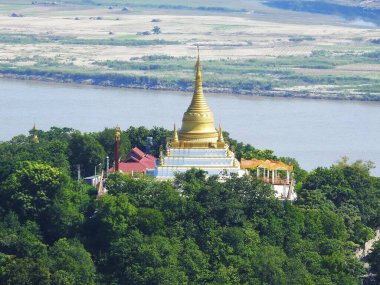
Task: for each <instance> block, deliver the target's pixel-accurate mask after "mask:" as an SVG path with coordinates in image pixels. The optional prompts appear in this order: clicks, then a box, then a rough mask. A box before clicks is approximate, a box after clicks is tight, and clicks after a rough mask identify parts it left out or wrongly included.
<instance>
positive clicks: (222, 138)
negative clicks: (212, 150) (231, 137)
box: [218, 123, 224, 142]
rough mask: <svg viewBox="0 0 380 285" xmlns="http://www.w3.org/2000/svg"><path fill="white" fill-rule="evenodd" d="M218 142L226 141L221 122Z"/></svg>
mask: <svg viewBox="0 0 380 285" xmlns="http://www.w3.org/2000/svg"><path fill="white" fill-rule="evenodd" d="M218 142H224V137H223V131H222V125H221V124H220V123H219V129H218Z"/></svg>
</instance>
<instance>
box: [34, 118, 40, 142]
mask: <svg viewBox="0 0 380 285" xmlns="http://www.w3.org/2000/svg"><path fill="white" fill-rule="evenodd" d="M32 132H33V138H32V143H34V144H38V143H39V142H40V140H39V139H38V136H37V129H36V122H33V129H32Z"/></svg>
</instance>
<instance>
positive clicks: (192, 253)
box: [0, 127, 380, 285]
mask: <svg viewBox="0 0 380 285" xmlns="http://www.w3.org/2000/svg"><path fill="white" fill-rule="evenodd" d="M38 136H39V139H40V142H39V144H33V143H32V142H31V136H18V137H15V138H13V139H12V140H11V141H8V142H3V143H0V181H1V183H0V213H1V216H0V283H1V284H16V285H18V284H20V285H21V284H62V285H69V284H70V285H72V284H263V285H264V284H265V285H267V284H284V285H285V284H289V285H290V284H305V285H313V284H320V285H325V284H329V285H334V284H342V285H343V284H344V285H346V284H359V282H360V280H359V277H360V276H362V275H364V274H365V273H366V271H365V269H364V268H363V265H362V264H361V263H360V262H359V261H358V260H357V259H356V258H355V257H354V251H355V250H356V248H357V247H358V246H359V245H360V244H362V243H364V242H365V241H366V240H368V239H369V238H372V237H373V229H374V228H376V227H378V226H379V221H380V179H379V178H377V177H373V176H371V175H370V172H369V170H370V167H371V165H370V164H368V163H362V162H355V163H351V164H350V163H348V161H347V160H345V161H342V162H340V163H338V164H337V165H333V166H332V167H330V168H317V169H315V170H313V171H312V172H310V173H306V172H305V171H304V170H302V169H301V168H300V167H299V165H298V163H297V162H296V161H295V160H293V159H289V158H277V159H281V160H282V161H284V162H286V163H288V162H292V163H293V165H295V168H296V178H297V179H299V180H298V181H299V184H298V185H297V191H298V197H299V198H298V200H297V202H296V203H289V202H287V201H279V200H277V199H275V197H274V192H273V191H272V189H271V187H270V186H268V185H267V184H264V183H262V182H260V181H259V180H257V179H256V178H255V176H254V175H253V176H249V175H248V176H244V177H240V178H239V177H231V178H229V179H226V180H225V181H223V182H221V181H219V179H218V178H217V177H210V178H207V177H206V173H205V172H204V171H201V170H196V169H191V170H189V171H188V172H185V173H181V174H178V175H177V177H176V179H175V181H174V183H172V182H168V181H157V180H155V179H153V178H150V177H141V178H139V179H132V178H130V177H129V176H127V175H124V174H121V173H113V174H112V175H110V176H109V177H108V179H107V181H106V188H107V189H108V194H107V195H105V196H102V197H101V198H99V199H96V195H94V194H96V190H95V189H94V188H92V187H90V186H87V185H85V184H83V183H82V182H81V181H75V182H74V179H75V180H76V175H75V174H74V173H73V172H71V171H72V170H74V169H75V167H76V164H80V165H82V169H83V170H84V171H85V174H87V173H88V174H93V169H94V166H95V165H97V164H99V163H100V162H102V163H104V157H105V154H108V155H110V154H111V155H112V151H113V146H114V145H113V136H114V129H106V130H104V131H102V132H99V133H91V134H81V133H79V132H77V131H75V130H72V129H67V128H63V129H59V128H52V129H51V130H49V131H46V132H43V131H38ZM147 136H152V137H153V146H152V149H151V150H152V153H153V154H157V153H158V150H159V147H160V145H162V144H164V143H165V139H166V137H167V136H170V132H169V131H167V130H164V129H162V128H153V129H151V130H149V129H146V128H143V127H140V128H134V127H131V128H129V129H128V130H127V131H124V132H122V139H123V140H125V142H123V143H124V144H123V145H122V153H123V154H126V153H127V151H128V148H131V147H134V146H138V147H139V148H142V149H144V145H145V140H146V137H147ZM225 137H226V140H229V141H230V142H231V145H232V146H233V147H235V151H236V153H237V156H238V157H239V158H240V157H244V158H247V159H249V158H252V157H255V158H260V159H271V158H276V157H275V156H274V154H273V152H272V151H269V150H265V151H262V150H258V149H256V148H254V147H253V146H250V145H245V144H242V143H238V142H236V141H234V140H232V139H229V138H228V134H226V136H225ZM378 257H379V245H378V244H377V246H376V247H375V249H374V251H373V253H372V254H371V255H370V257H369V259H368V261H369V262H370V264H371V268H372V271H373V272H378V271H379V264H380V262H379V258H378Z"/></svg>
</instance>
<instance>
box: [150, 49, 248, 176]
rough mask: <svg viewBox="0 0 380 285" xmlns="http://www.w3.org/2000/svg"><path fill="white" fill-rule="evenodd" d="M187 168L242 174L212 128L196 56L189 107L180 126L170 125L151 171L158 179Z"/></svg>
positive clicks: (217, 172)
mask: <svg viewBox="0 0 380 285" xmlns="http://www.w3.org/2000/svg"><path fill="white" fill-rule="evenodd" d="M191 168H198V169H202V170H204V171H206V173H207V176H211V175H217V176H219V177H225V176H228V175H230V174H232V173H234V174H237V175H242V171H241V169H240V164H239V161H238V160H237V159H236V158H235V155H234V153H233V152H232V151H230V150H229V146H228V144H227V143H226V142H225V141H224V138H223V132H222V127H221V126H220V125H219V128H218V130H217V129H216V128H215V122H214V115H213V113H212V112H211V110H210V108H209V106H208V105H207V102H206V99H205V96H204V94H203V88H202V68H201V62H200V58H199V50H198V58H197V62H196V65H195V88H194V94H193V98H192V100H191V103H190V106H189V107H188V108H187V110H186V112H185V113H184V115H183V119H182V127H181V129H180V130H177V128H176V125H174V128H173V134H172V136H171V137H169V138H168V140H167V143H166V150H165V154H164V152H163V151H161V152H160V160H159V165H158V166H157V167H156V168H155V170H154V172H153V173H152V175H153V176H155V177H156V178H158V179H174V178H175V175H176V173H181V172H185V171H187V170H189V169H191Z"/></svg>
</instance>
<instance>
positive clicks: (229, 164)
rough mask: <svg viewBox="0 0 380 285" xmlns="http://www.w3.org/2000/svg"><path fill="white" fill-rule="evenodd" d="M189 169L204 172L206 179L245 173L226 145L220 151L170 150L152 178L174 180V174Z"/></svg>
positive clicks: (216, 149)
mask: <svg viewBox="0 0 380 285" xmlns="http://www.w3.org/2000/svg"><path fill="white" fill-rule="evenodd" d="M191 168H197V169H202V170H204V171H206V172H207V177H209V176H212V175H217V176H219V177H220V178H223V177H228V176H230V175H231V174H236V175H238V176H242V175H243V174H244V173H245V171H244V170H242V169H240V163H239V161H238V160H237V159H236V158H235V155H234V154H233V153H232V152H231V151H230V150H228V146H227V145H226V146H225V148H222V149H218V148H215V149H213V148H170V149H169V152H167V154H166V156H164V157H163V158H162V159H161V162H160V165H159V166H157V167H156V169H155V171H154V174H153V176H155V177H156V178H158V179H163V180H167V179H174V178H175V174H176V173H181V172H186V171H188V170H189V169H191Z"/></svg>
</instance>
